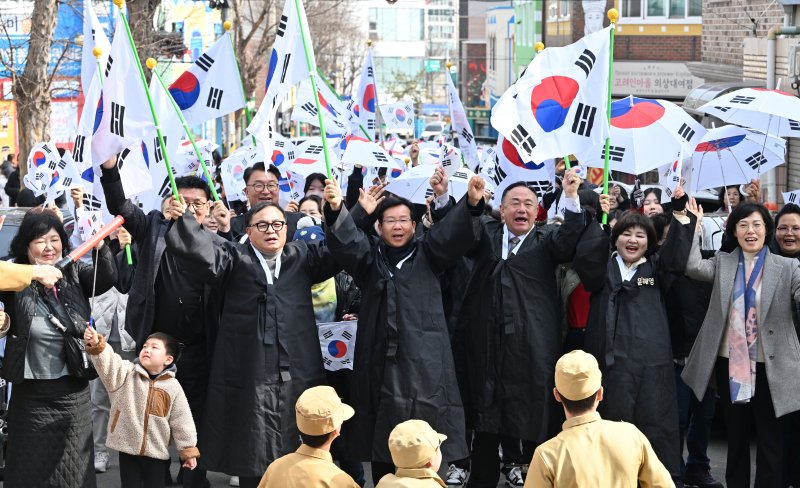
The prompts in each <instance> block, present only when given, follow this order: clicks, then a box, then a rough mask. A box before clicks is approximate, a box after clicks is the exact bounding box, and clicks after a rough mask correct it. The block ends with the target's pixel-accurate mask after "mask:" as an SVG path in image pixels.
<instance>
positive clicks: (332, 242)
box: [324, 180, 374, 283]
mask: <svg viewBox="0 0 800 488" xmlns="http://www.w3.org/2000/svg"><path fill="white" fill-rule="evenodd" d="M341 193H342V192H341V189H340V188H339V185H338V184H337V183H336V182H335V181H332V180H326V185H325V194H324V197H325V208H324V212H325V222H326V223H327V229H326V233H325V242H326V245H327V247H328V249H329V251H330V252H331V253H332V254H333V256H334V257H335V258H336V260H337V261H338V262H339V264H341V266H342V267H343V268H344V270H345V271H347V273H348V274H350V276H352V277H353V278H354V279H355V280H356V281H357V282H358V283H363V281H362V280H363V279H364V278H365V277H366V276H367V274H368V273H369V270H370V269H371V267H372V264H373V262H374V256H373V255H372V246H371V244H370V241H369V238H368V237H367V236H366V234H364V232H363V231H362V230H361V229H359V228H358V227H357V226H356V224H355V222H354V221H353V219H352V218H351V216H350V213H349V212H348V210H347V208H346V207H345V206H344V205H342V197H341Z"/></svg>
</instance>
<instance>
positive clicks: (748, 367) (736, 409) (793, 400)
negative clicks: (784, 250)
mask: <svg viewBox="0 0 800 488" xmlns="http://www.w3.org/2000/svg"><path fill="white" fill-rule="evenodd" d="M697 213H698V217H700V218H702V209H699V210H698V211H697ZM699 220H700V219H698V226H699V225H700V222H699ZM773 231H774V224H773V221H772V218H771V217H770V215H769V212H768V211H767V209H766V208H764V207H763V206H762V205H759V204H755V203H745V204H742V205H740V206H738V207H736V208H735V209H734V211H733V212H732V213H731V215H730V217H728V221H727V224H726V229H725V233H726V235H727V237H728V239H729V240H730V241H731V242H735V243H737V248H736V249H735V250H734V251H733V252H731V253H725V252H720V253H718V254H717V255H716V256H714V257H713V258H710V259H702V257H701V256H700V240H701V239H702V236H699V235H698V236H695V238H694V241H693V243H692V249H691V252H690V254H689V261H688V263H687V265H686V275H687V276H689V277H690V278H693V279H696V280H702V281H709V282H713V283H714V288H713V291H712V294H711V303H710V304H709V308H708V312H707V313H706V317H705V320H704V321H703V325H702V327H701V329H700V332H699V334H698V336H697V340H696V341H695V343H694V347H693V348H692V351H691V353H690V354H689V358H688V360H687V362H686V367H685V368H684V370H683V374H682V375H681V376H682V378H683V380H684V381H685V382H686V384H687V385H689V387H690V388H691V389H692V391H694V393H695V395H697V397H698V398H702V396H703V394H704V393H705V391H706V387H708V386H711V387H712V388H713V387H715V386H716V388H717V393H718V394H719V396H720V400H721V404H722V408H723V412H724V415H725V424H726V428H727V432H728V461H727V468H726V473H725V477H726V482H727V486H728V487H729V488H737V487H747V486H749V484H750V440H751V436H752V435H753V434H754V433H755V434H756V436H757V439H758V440H757V447H758V450H757V459H756V479H755V486H758V487H781V486H783V485H782V483H781V481H782V469H783V440H782V429H781V423H780V421H779V420H778V417H781V416H783V415H786V414H787V413H790V412H794V411H796V410H800V343H799V342H798V339H797V334H796V333H795V330H794V325H793V322H792V309H793V307H794V304H795V302H798V301H800V264H798V261H797V260H796V259H789V258H784V257H781V256H778V255H776V254H773V253H771V252H770V251H769V249H768V246H767V244H768V243H769V242H770V241H771V240H772V235H773ZM712 378H713V379H712Z"/></svg>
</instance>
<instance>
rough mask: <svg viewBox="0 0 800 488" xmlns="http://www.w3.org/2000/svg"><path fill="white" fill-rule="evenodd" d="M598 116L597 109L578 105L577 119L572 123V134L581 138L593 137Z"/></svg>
mask: <svg viewBox="0 0 800 488" xmlns="http://www.w3.org/2000/svg"><path fill="white" fill-rule="evenodd" d="M596 115H597V107H592V106H590V105H584V104H582V103H578V109H577V110H576V111H575V119H574V120H573V121H572V132H573V133H575V134H578V135H579V136H584V137H591V136H592V127H594V118H595V116H596Z"/></svg>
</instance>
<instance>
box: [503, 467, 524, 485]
mask: <svg viewBox="0 0 800 488" xmlns="http://www.w3.org/2000/svg"><path fill="white" fill-rule="evenodd" d="M524 485H525V478H523V477H522V467H521V466H514V467H512V468H511V469H509V470H508V471H507V472H506V486H507V487H509V488H513V487H516V486H524Z"/></svg>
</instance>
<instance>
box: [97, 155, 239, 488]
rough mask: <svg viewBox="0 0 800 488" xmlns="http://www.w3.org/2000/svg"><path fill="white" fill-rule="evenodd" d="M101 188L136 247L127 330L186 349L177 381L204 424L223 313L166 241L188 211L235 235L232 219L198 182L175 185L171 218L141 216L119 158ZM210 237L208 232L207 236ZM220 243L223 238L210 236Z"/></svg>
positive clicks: (196, 478)
mask: <svg viewBox="0 0 800 488" xmlns="http://www.w3.org/2000/svg"><path fill="white" fill-rule="evenodd" d="M102 168H103V174H102V178H101V182H102V184H103V191H104V192H105V195H106V205H107V206H108V211H109V212H111V213H112V214H114V215H121V216H122V217H123V218H124V219H125V228H126V229H127V230H128V232H130V234H131V236H132V237H133V242H134V243H135V244H136V246H137V251H138V260H137V263H136V272H135V273H134V277H133V282H132V284H131V288H130V291H129V292H128V294H129V298H128V306H127V313H126V317H125V330H127V331H128V333H130V334H131V336H133V338H134V339H135V340H136V347H137V349H141V347H142V345H144V342H145V340H146V339H147V337H148V336H149V335H150V334H151V333H153V332H164V333H166V334H169V335H171V336H172V337H175V338H176V339H177V340H178V341H179V342H180V343H182V344H184V345H185V348H184V349H183V350H182V352H181V362H180V363H181V364H180V365H181V367H180V368H179V371H178V373H177V375H176V377H177V379H178V382H180V384H181V386H182V387H183V390H184V392H185V393H186V398H187V400H188V401H189V407H190V409H191V411H192V417H194V419H195V422H199V421H200V419H202V416H203V406H204V403H205V398H206V387H207V383H208V353H207V349H208V344H209V342H210V341H211V338H212V337H213V331H214V330H215V329H216V327H217V324H216V319H215V317H217V316H218V312H215V311H214V310H213V309H214V308H216V305H214V303H215V302H214V301H213V298H214V297H213V296H211V294H210V290H211V289H210V287H207V286H205V285H204V284H203V283H199V282H197V281H195V280H192V279H191V278H190V277H189V276H188V275H187V274H186V273H185V272H184V270H183V269H182V268H181V267H180V266H179V264H178V262H177V260H176V259H175V256H174V255H173V253H171V252H170V251H169V250H167V249H166V244H165V242H164V235H165V234H166V233H167V230H168V229H169V227H170V226H171V225H172V222H171V220H174V219H176V218H178V217H180V216H181V215H183V213H184V211H186V210H187V209H188V211H189V212H190V213H191V215H192V218H193V219H194V220H195V221H196V222H198V224H199V223H201V222H202V221H203V219H204V218H205V217H206V215H208V213H209V212H211V211H212V209H213V212H214V215H215V217H216V218H217V221H218V222H219V225H220V230H221V231H223V232H228V231H229V230H230V216H229V214H228V210H227V209H226V208H225V206H224V204H223V203H222V202H216V203H214V204H213V206H212V203H211V190H210V189H209V188H208V184H207V183H206V182H204V181H203V180H202V179H200V178H198V177H197V176H183V177H180V178H176V179H175V185H176V186H177V187H178V194H179V195H180V199H181V200H180V201H177V200H175V198H170V199H169V206H167V207H166V210H167V211H166V214H162V212H160V211H156V210H154V211H152V212H150V213H149V214H147V215H145V213H144V212H142V210H141V209H140V208H139V207H138V206H137V205H135V204H134V203H132V202H131V201H130V200H129V199H127V198H125V192H124V190H123V188H122V182H121V181H120V176H119V171H118V169H117V162H116V158H112V159H110V160H108V161H106V162H105V163H103V166H102ZM206 232H207V231H206ZM207 233H208V235H209V236H213V237H212V239H214V240H215V241H224V239H223V238H222V237H219V236H217V235H216V234H212V233H211V232H207ZM183 477H184V485H183V486H185V487H202V486H203V485H204V483H205V479H206V474H205V471H203V470H198V469H195V470H193V471H192V470H188V469H186V470H184V475H183Z"/></svg>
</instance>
